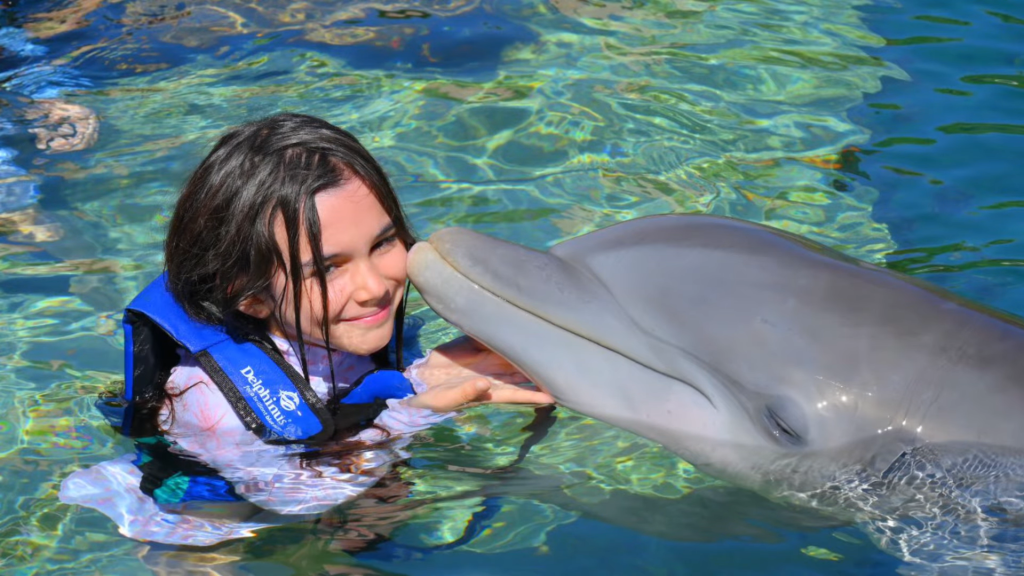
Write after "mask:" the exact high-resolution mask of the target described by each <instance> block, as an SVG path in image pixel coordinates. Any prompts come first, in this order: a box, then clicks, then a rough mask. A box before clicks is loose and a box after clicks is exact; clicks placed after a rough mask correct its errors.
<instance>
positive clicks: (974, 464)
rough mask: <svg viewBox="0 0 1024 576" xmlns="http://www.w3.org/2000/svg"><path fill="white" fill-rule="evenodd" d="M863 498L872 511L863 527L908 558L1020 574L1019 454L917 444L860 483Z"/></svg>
mask: <svg viewBox="0 0 1024 576" xmlns="http://www.w3.org/2000/svg"><path fill="white" fill-rule="evenodd" d="M861 498H863V499H864V501H863V502H859V504H861V506H862V507H863V509H866V510H870V512H869V515H868V518H867V522H866V525H865V526H864V528H865V530H866V531H867V532H868V533H869V534H870V535H871V536H872V538H873V539H874V540H875V541H876V542H877V544H878V546H879V547H880V548H882V549H884V550H887V551H889V552H891V553H893V554H895V555H897V556H899V557H901V558H903V559H905V560H907V561H910V562H913V563H922V564H925V565H929V566H948V567H950V568H951V569H952V566H953V565H956V566H958V568H959V569H968V568H969V567H981V566H984V567H986V568H987V569H989V570H993V571H994V572H993V573H997V574H1001V573H1006V574H1020V573H1024V451H1021V450H1017V449H1012V448H1004V447H999V446H991V445H985V444H981V443H967V442H957V443H938V444H925V445H922V446H918V447H915V448H912V449H909V450H907V451H905V452H904V453H903V454H901V455H900V456H899V457H898V458H896V460H894V461H893V463H892V464H891V465H890V466H889V468H888V469H886V470H885V472H883V473H882V474H881V476H880V477H879V478H878V479H877V480H875V481H873V482H870V483H868V484H867V485H865V486H863V487H862V490H861V494H860V495H859V498H855V499H861ZM958 573H959V572H958ZM986 573H989V572H986Z"/></svg>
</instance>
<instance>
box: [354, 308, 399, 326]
mask: <svg viewBox="0 0 1024 576" xmlns="http://www.w3.org/2000/svg"><path fill="white" fill-rule="evenodd" d="M390 311H391V307H390V306H384V307H382V308H380V309H378V310H377V311H376V312H371V313H369V314H366V315H364V316H357V317H355V318H346V319H344V320H342V322H347V323H352V324H365V325H369V326H372V325H374V324H379V323H381V322H383V321H384V320H386V319H387V317H388V312H390Z"/></svg>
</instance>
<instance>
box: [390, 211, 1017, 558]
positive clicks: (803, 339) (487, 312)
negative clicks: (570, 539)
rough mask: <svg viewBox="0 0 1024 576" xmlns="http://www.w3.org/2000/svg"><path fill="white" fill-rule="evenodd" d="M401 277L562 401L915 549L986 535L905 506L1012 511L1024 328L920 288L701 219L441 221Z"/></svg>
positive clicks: (803, 244)
mask: <svg viewBox="0 0 1024 576" xmlns="http://www.w3.org/2000/svg"><path fill="white" fill-rule="evenodd" d="M409 274H410V278H411V279H412V281H413V282H414V283H415V285H416V286H417V288H418V289H419V290H420V292H421V293H422V294H423V296H424V298H425V299H426V301H427V302H428V303H429V304H430V306H431V307H432V308H433V309H434V310H435V311H437V312H438V313H439V314H440V315H441V316H442V317H444V318H445V319H447V320H449V321H450V322H452V323H453V324H455V325H456V326H458V327H459V328H460V329H462V330H463V331H465V332H466V333H467V334H469V335H471V336H473V337H475V338H477V339H479V340H480V341H482V342H483V343H484V344H486V345H487V346H488V347H490V348H492V349H494V350H495V351H497V352H498V353H499V354H501V355H503V356H505V357H506V358H508V359H509V360H510V361H512V363H513V364H515V365H516V366H517V367H519V368H520V369H521V370H522V371H523V372H525V373H526V374H528V375H529V376H530V377H531V378H533V379H534V381H535V382H536V383H537V384H538V385H539V386H541V387H542V388H544V389H545V390H547V391H549V392H550V393H551V394H552V395H553V396H554V397H555V398H556V399H557V400H558V401H559V403H561V404H563V405H565V406H567V407H569V408H572V409H575V410H577V411H579V412H582V413H584V414H587V415H589V416H592V417H595V418H598V419H601V420H603V421H606V422H609V423H611V424H614V425H616V426H619V427H622V428H624V429H627V430H630V431H632V432H634V433H636V434H639V435H641V436H644V437H646V438H649V439H651V440H654V441H656V442H659V443H661V444H662V445H664V446H666V447H667V448H668V449H670V450H672V451H673V452H675V453H677V454H679V455H680V456H681V457H683V458H684V459H686V460H687V461H689V462H691V463H692V464H694V465H695V466H697V467H698V468H700V469H701V470H703V471H704V472H707V473H709V474H711V475H713V476H716V477H719V478H722V479H724V480H728V481H730V482H733V483H735V484H737V485H739V486H743V487H747V488H750V489H753V490H755V491H757V492H759V493H761V494H764V495H766V496H768V497H772V498H775V499H782V500H786V501H790V502H797V503H801V504H808V505H812V506H815V507H817V508H823V509H827V510H828V511H829V512H831V513H834V514H837V515H841V516H843V517H846V518H849V519H855V520H860V521H867V522H868V524H869V526H871V530H872V531H873V532H874V533H875V536H876V539H877V540H878V541H879V542H880V543H881V544H883V546H884V547H886V548H887V549H892V550H896V551H897V552H898V553H899V554H900V555H902V556H904V557H906V558H908V559H918V560H923V561H928V562H931V561H933V560H935V559H934V558H931V555H934V554H935V553H936V552H935V550H936V549H937V547H936V542H935V538H940V539H942V540H943V541H944V542H945V546H944V548H945V549H949V550H953V549H956V552H955V555H959V556H958V557H960V556H963V554H965V553H969V552H970V550H973V548H972V547H976V546H978V545H980V544H978V542H981V541H984V542H988V539H987V538H986V537H978V538H977V539H976V540H977V542H976V541H974V540H970V539H969V538H968V540H964V538H963V534H960V533H959V532H958V533H957V534H958V535H956V536H950V535H949V534H947V533H945V532H943V533H942V534H936V533H934V531H930V529H923V530H910V531H909V532H908V531H906V530H902V529H901V530H893V529H892V527H891V526H890V525H889V524H887V523H886V522H887V521H890V520H892V518H895V517H898V516H900V515H901V514H911V515H913V516H915V517H916V518H917V519H918V520H923V525H925V526H930V524H929V521H928V520H927V519H925V518H922V515H925V516H929V515H935V516H936V518H938V517H940V516H942V514H949V513H952V514H955V515H956V516H957V517H958V518H959V519H960V520H961V521H964V522H968V523H971V522H974V523H981V524H985V523H986V522H989V520H988V519H987V518H986V514H989V512H990V510H989V509H990V508H991V507H992V506H996V507H997V508H998V509H999V510H1002V511H1003V512H1000V513H993V516H992V518H993V520H992V521H994V522H999V521H1001V520H998V519H997V518H996V517H997V516H999V515H1000V514H1002V517H1006V516H1007V513H1006V510H1009V514H1010V515H1011V516H1012V515H1013V514H1014V513H1015V512H1014V511H1015V510H1016V509H1018V508H1019V507H1020V502H1019V500H1018V498H1019V496H1020V494H1021V488H1022V486H1024V484H1022V482H1021V481H1020V480H1018V478H1019V477H1020V476H1021V474H1020V472H1022V471H1024V419H1022V418H1021V417H1020V414H1021V411H1022V409H1024V383H1022V382H1021V380H1020V378H1021V376H1020V375H1021V374H1024V325H1022V324H1021V323H1020V322H1019V321H1018V320H1016V319H1015V318H1012V317H1010V316H1008V315H1003V314H1001V313H998V312H996V311H994V310H989V309H985V308H983V307H980V306H978V305H975V304H972V303H969V302H967V301H965V300H963V299H961V298H958V297H956V296H954V295H953V294H951V293H949V292H946V291H944V290H941V289H939V288H936V287H934V286H931V285H929V284H926V283H923V282H920V281H917V280H915V279H912V278H909V277H906V276H903V275H900V274H897V273H895V272H892V271H889V270H885V269H882V268H879V267H876V266H873V265H870V264H866V263H863V262H860V261H856V260H853V259H850V258H848V257H845V256H843V255H841V254H840V253H838V252H835V251H833V250H831V249H828V248H826V247H824V246H821V245H818V244H815V243H813V242H810V241H807V240H804V239H801V238H799V237H797V236H794V235H791V234H788V233H784V232H780V231H778V230H774V229H771V228H768V227H765V226H761V225H757V224H752V223H748V222H743V221H739V220H734V219H728V218H721V217H714V216H698V215H671V216H658V217H649V218H643V219H638V220H633V221H630V222H626V223H622V224H619V225H616V226H612V227H610V228H606V229H604V230H600V231H597V232H594V233H591V234H588V235H585V236H581V237H578V238H575V239H572V240H569V241H566V242H564V243H562V244H559V245H557V246H555V247H554V248H552V249H551V250H550V251H549V252H538V251H534V250H530V249H527V248H524V247H521V246H517V245H515V244H510V243H507V242H503V241H500V240H497V239H494V238H490V237H487V236H483V235H480V234H476V233H473V232H470V231H467V230H461V229H447V230H442V231H440V232H438V233H436V234H435V235H434V236H432V237H431V238H430V240H429V242H424V243H420V244H418V245H417V246H416V247H415V248H414V249H413V251H412V253H411V256H410V262H409ZM987 511H988V512H987ZM929 518H930V516H929ZM969 532H970V531H969V530H965V531H964V533H969ZM1014 538H1015V539H1014ZM1014 538H1010V539H1011V540H1014V543H1013V544H1012V547H1013V548H1012V551H1016V547H1017V546H1022V544H1021V543H1022V542H1024V537H1022V536H1021V535H1020V534H1018V535H1017V536H1015V537H1014ZM889 539H895V540H898V541H894V542H889V541H888V540H889ZM1001 540H1002V543H1001V544H1000V545H1006V540H1007V538H1005V537H1004V538H1002V539H1001ZM961 544H963V546H961ZM985 545H986V546H987V545H988V544H985ZM964 547H965V548H966V550H965V549H961V548H964ZM938 548H943V547H938ZM1003 551H1004V552H1005V551H1008V550H1003ZM922 555H924V556H929V557H927V558H925V557H922ZM946 556H947V555H946V554H943V558H945V557H946ZM1004 560H1005V559H1004ZM935 561H942V560H935ZM1001 562H1003V560H1001ZM1017 562H1019V558H1018V560H1017ZM1014 566H1016V564H1014Z"/></svg>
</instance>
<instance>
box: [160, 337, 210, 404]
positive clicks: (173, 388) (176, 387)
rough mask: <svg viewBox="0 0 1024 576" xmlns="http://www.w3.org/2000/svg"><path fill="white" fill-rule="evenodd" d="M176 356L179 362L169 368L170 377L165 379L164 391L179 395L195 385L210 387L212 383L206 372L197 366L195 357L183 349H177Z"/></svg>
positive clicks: (197, 362)
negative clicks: (179, 359)
mask: <svg viewBox="0 0 1024 576" xmlns="http://www.w3.org/2000/svg"><path fill="white" fill-rule="evenodd" d="M178 356H179V357H180V358H181V361H179V362H178V365H177V366H175V367H174V368H171V375H170V376H169V377H168V378H167V384H166V386H164V389H165V390H167V392H169V393H170V394H180V393H181V392H184V391H185V390H188V389H190V388H193V387H195V386H196V385H201V384H202V385H207V386H212V385H213V381H212V380H211V379H210V376H209V375H208V374H207V373H206V370H204V369H203V367H202V366H201V365H200V364H199V361H198V360H196V357H195V356H193V355H192V354H191V353H190V352H189V351H188V350H185V349H184V348H179V349H178Z"/></svg>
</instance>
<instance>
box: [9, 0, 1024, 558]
mask: <svg viewBox="0 0 1024 576" xmlns="http://www.w3.org/2000/svg"><path fill="white" fill-rule="evenodd" d="M10 4H11V6H7V5H6V4H5V5H4V7H2V8H0V10H3V13H2V14H3V20H0V24H3V26H5V27H7V28H11V29H16V30H23V31H26V32H27V33H28V34H30V35H31V36H33V39H31V40H30V41H31V42H32V43H33V44H34V45H37V46H41V47H44V48H45V50H46V53H45V54H36V55H34V56H31V59H34V60H33V61H34V62H42V63H45V64H48V65H52V69H48V70H47V71H46V72H45V73H44V79H45V74H50V75H51V76H52V77H53V78H55V79H56V78H58V77H59V76H60V75H62V74H68V73H71V72H73V73H74V74H77V76H76V77H77V78H79V79H80V80H81V81H82V82H81V86H80V87H79V88H77V89H75V90H73V91H70V92H68V93H67V94H65V95H64V98H65V99H66V100H68V101H70V102H73V103H76V104H80V105H82V106H86V107H88V108H90V109H92V110H93V111H95V112H96V113H97V114H98V117H99V120H100V136H99V139H98V141H97V142H96V144H94V145H93V146H91V147H89V148H87V149H85V150H81V151H74V152H66V153H62V154H56V153H46V152H41V151H39V150H37V149H36V147H35V145H34V142H35V137H34V135H33V134H31V133H29V132H28V130H29V129H30V128H32V127H33V121H32V120H29V119H27V118H26V112H27V111H28V110H29V109H30V108H31V102H30V101H28V99H27V98H26V97H25V94H24V93H19V91H18V90H16V89H15V88H16V87H14V86H12V84H11V82H10V81H9V78H8V74H7V73H6V71H8V70H9V69H11V68H9V67H11V66H14V64H11V62H12V61H13V60H11V58H10V48H5V51H4V52H0V87H2V88H0V90H2V91H0V104H2V105H0V128H2V130H0V138H2V141H0V148H2V149H3V150H7V151H8V152H6V153H5V154H7V156H5V157H10V156H13V158H11V159H10V160H5V162H6V163H7V164H12V165H14V166H17V167H18V168H19V169H21V170H22V171H23V172H25V173H27V174H28V175H29V177H31V178H32V179H34V180H35V182H36V184H37V187H38V191H39V193H40V195H39V197H38V199H36V200H35V201H34V203H32V205H31V206H28V207H27V208H26V207H24V206H22V207H19V209H25V210H27V211H28V213H29V214H31V220H25V219H24V218H22V219H19V218H14V217H6V218H5V217H4V216H3V215H0V360H2V364H0V365H2V367H3V368H2V369H0V571H2V572H3V573H11V574H19V575H20V574H65V573H67V574H81V573H105V574H127V573H142V572H145V571H148V570H151V571H154V572H161V573H162V572H164V571H167V572H183V573H190V574H191V573H196V574H199V573H202V574H243V573H244V574H261V575H262V574H266V575H271V574H274V575H276V574H433V573H444V574H483V573H488V574H489V573H494V574H536V573H565V572H569V571H584V570H586V571H592V572H595V573H609V574H617V573H643V574H690V573H692V574H765V573H779V574H782V573H785V574H893V573H897V571H909V570H911V568H912V567H910V566H908V565H905V564H903V563H901V562H900V561H899V560H898V559H896V558H895V557H893V556H890V555H888V554H886V553H884V552H882V551H880V550H878V549H877V548H876V547H875V546H873V545H872V544H871V543H870V542H869V541H868V540H867V538H866V536H864V535H863V533H861V532H860V531H858V530H857V528H856V527H855V526H844V525H839V524H836V523H835V522H834V521H832V520H830V519H828V518H822V517H817V516H815V515H813V514H812V513H810V512H808V511H803V510H793V509H789V508H786V507H783V506H780V505H776V504H772V503H769V502H767V501H764V500H762V499H760V498H758V497H755V496H753V495H751V494H749V493H747V492H744V491H741V490H738V489H735V488H732V487H730V486H727V485H724V484H722V483H720V482H717V481H715V480H713V479H711V478H709V477H707V476H705V475H702V474H700V473H699V472H697V471H695V470H694V469H693V468H692V467H690V466H689V465H688V464H686V463H685V462H682V461H680V460H679V459H678V458H676V457H674V456H672V455H671V454H669V453H667V452H666V451H664V450H663V449H661V448H659V447H658V446H656V445H653V444H651V443H649V442H646V441H644V440H641V439H638V438H636V437H634V436H632V435H629V434H627V433H624V432H621V431H618V430H616V429H613V428H611V427H610V426H607V425H605V424H602V423H599V422H596V421H593V420H590V419H587V418H583V417H581V416H579V415H576V414H573V413H570V412H568V411H566V410H564V409H559V410H558V411H556V415H557V421H556V422H555V424H554V426H553V427H552V428H551V430H550V431H549V432H548V434H547V435H546V436H544V437H543V438H542V439H541V440H540V442H539V443H537V444H536V445H535V446H533V447H532V449H531V451H530V453H529V454H528V455H527V457H526V458H525V459H524V460H523V461H522V462H521V463H519V464H517V465H516V466H514V467H512V468H510V469H508V470H507V471H504V472H501V473H487V471H488V470H493V469H496V468H500V467H502V466H504V465H506V464H508V463H510V462H512V461H513V460H514V458H515V457H516V454H517V452H518V451H519V448H520V446H521V444H522V443H523V442H524V441H526V439H527V438H528V437H529V432H528V431H525V430H524V427H527V426H528V425H529V424H530V423H531V421H532V420H533V417H534V414H533V411H532V410H531V409H529V408H511V409H496V408H478V409H473V410H470V411H467V412H466V413H465V414H463V415H462V416H459V417H458V418H456V419H454V420H451V421H448V422H445V423H444V424H442V425H439V426H436V427H434V428H432V429H431V430H429V431H428V432H426V433H422V434H421V435H419V436H418V437H417V438H416V440H415V442H414V443H413V444H412V446H411V447H410V452H411V457H410V458H409V459H408V460H405V461H403V462H402V463H400V465H399V466H397V467H396V469H395V471H394V472H393V474H392V476H391V477H389V478H388V483H387V485H386V486H383V487H382V488H381V491H382V492H388V491H389V490H390V492H388V495H387V496H386V497H385V496H379V497H377V498H370V497H367V498H365V499H363V500H361V501H359V502H355V503H351V504H348V505H346V506H343V507H341V509H339V510H338V511H337V512H332V513H331V514H330V515H328V517H325V518H324V519H323V520H322V521H320V522H316V523H296V524H291V525H286V526H280V527H273V528H268V529H265V530H262V531H260V532H258V533H257V535H256V536H255V537H252V538H246V539H241V540H237V541H233V542H229V543H226V544H222V545H219V546H215V547H211V548H188V547H174V546H167V545H161V544H153V543H142V542H136V541H133V540H130V539H127V538H124V537H122V536H120V535H119V534H118V533H117V531H116V527H115V526H114V524H113V523H112V522H111V521H110V520H108V519H107V518H106V517H104V516H102V515H100V514H98V513H96V512H94V511H91V510H88V509H84V508H80V507H77V506H68V505H65V504H62V503H61V502H60V501H59V500H58V498H57V491H58V489H59V486H60V482H61V480H62V479H63V478H64V477H66V476H67V475H68V474H69V473H71V472H72V471H74V470H77V469H80V468H83V467H86V466H91V465H94V464H96V463H99V462H102V461H105V460H109V459H112V458H115V457H118V456H120V455H123V454H126V453H128V452H130V451H131V450H132V445H131V443H130V442H128V441H127V440H126V439H124V438H122V437H120V436H118V435H116V434H115V433H113V432H112V431H111V430H110V428H109V427H107V426H106V425H105V424H104V421H103V418H102V417H101V416H100V414H99V413H98V412H97V411H96V409H95V407H94V406H93V401H94V399H95V397H96V395H97V394H98V393H100V392H101V391H103V390H105V389H107V388H108V387H110V386H112V385H115V384H116V381H117V380H118V379H119V378H120V377H121V374H120V371H121V340H120V339H121V331H120V326H119V321H120V309H121V308H122V307H123V306H124V304H125V303H126V302H127V301H128V300H129V299H130V298H131V297H132V296H133V295H134V294H135V293H136V292H137V291H138V290H139V288H140V287H141V286H143V285H145V284H146V283H147V282H148V281H149V280H151V279H152V278H153V277H154V276H156V275H157V274H158V273H159V271H160V267H161V262H162V261H161V242H162V238H163V234H164V229H165V226H166V223H167V218H168V215H169V211H170V209H171V206H172V203H173V201H174V198H175V194H176V191H177V189H178V187H179V186H180V185H181V184H182V182H183V180H184V178H185V177H186V175H187V174H188V172H189V170H190V169H191V168H192V167H194V165H195V164H196V163H197V162H198V161H199V159H201V157H202V156H203V154H204V153H205V151H206V150H208V149H209V147H210V145H211V144H212V142H213V140H214V139H215V138H216V136H217V135H218V134H219V133H220V132H222V131H223V130H224V129H226V128H227V127H229V126H232V125H235V124H238V123H240V122H243V121H245V120H248V119H251V118H254V117H258V116H261V115H266V114H270V113H273V112H277V111H295V112H303V113H309V114H314V115H319V116H322V117H325V118H327V119H329V120H331V121H333V122H335V123H336V124H338V125H340V126H343V127H345V128H347V129H349V130H351V131H353V132H354V133H356V134H357V135H358V136H359V137H360V138H361V139H362V140H363V142H364V143H365V144H366V145H367V147H368V148H370V150H371V151H372V152H373V153H374V154H375V155H377V156H378V157H379V158H380V159H381V161H382V163H383V164H384V165H385V167H386V168H387V170H388V171H389V173H390V175H391V176H392V178H393V181H394V183H395V185H396V188H397V189H398V191H399V194H400V196H401V197H402V199H403V202H404V204H405V207H406V210H407V213H408V214H409V216H410V218H411V221H412V224H413V226H414V228H415V230H416V232H417V234H418V235H419V236H420V237H425V236H427V235H428V234H430V233H431V232H432V231H434V230H437V229H439V228H441V227H444V226H451V225H458V226H466V227H470V228H473V229H475V230H479V231H482V232H486V233H489V234H493V235H496V236H499V237H503V238H507V239H511V240H514V241H516V242H520V243H523V244H526V245H529V246H534V247H538V248H544V247H548V246H551V245H552V244H554V243H557V242H558V241H561V240H564V239H566V238H570V237H573V236H576V235H579V234H583V233H586V232H588V231H591V230H594V229H597V228H601V227H603V226H607V225H609V224H612V223H615V222H618V221H621V220H626V219H630V218H635V217H638V216H643V215H648V214H657V213H666V212H707V213H714V214H728V215H732V216H736V217H740V218H744V219H748V220H753V221H758V222H765V223H768V224H770V225H773V226H777V227H780V228H784V229H787V230H791V231H794V232H797V233H800V234H803V235H806V236H808V237H811V238H813V239H816V240H819V241H822V242H824V243H826V244H829V245H831V246H835V247H837V248H839V249H840V250H843V251H844V252H846V253H848V254H851V255H853V256H856V257H858V258H862V259H865V260H868V261H873V262H878V263H884V264H886V265H888V266H891V267H893V268H895V269H898V270H902V271H904V272H908V273H911V274H915V275H918V276H920V277H922V278H926V279H928V280H930V281H933V282H935V283H938V284H940V285H942V286H945V287H947V288H950V289H952V290H954V291H956V292H958V293H960V294H963V295H965V296H968V297H971V298H974V299H977V300H979V301H981V302H984V303H987V304H990V305H993V306H996V307H999V308H1002V309H1005V310H1008V311H1010V312H1013V313H1017V314H1024V291H1022V290H1021V289H1019V286H1021V285H1022V283H1024V267H1022V265H1024V248H1022V247H1021V242H1020V239H1019V238H1018V236H1019V235H1020V232H1019V229H1020V228H1019V225H1016V223H1017V222H1019V220H1020V218H1021V217H1022V215H1024V191H1022V190H1021V186H1020V184H1019V182H1020V179H1019V178H1018V177H1017V174H1016V173H1015V171H1016V169H1017V168H1018V166H1019V164H1020V160H1019V159H1020V158H1021V157H1022V156H1024V155H1022V151H1024V121H1022V120H1021V119H1020V111H1021V110H1024V51H1022V50H1024V49H1022V46H1024V6H1022V5H1019V4H1015V3H1009V2H999V1H996V0H982V1H977V2H949V1H945V2H943V1H938V0H933V1H929V0H919V1H917V2H907V3H905V4H898V3H895V2H889V1H878V2H870V1H864V2H861V1H853V2H844V1H842V0H811V1H805V0H799V1H798V0H772V1H770V2H769V1H759V0H720V1H708V2H699V1H687V0H674V1H667V0H661V1H658V0H656V1H651V2H640V1H635V2H629V1H625V2H612V1H608V2H588V1H586V0H550V1H547V2H542V1H519V0H517V1H500V2H499V1H497V0H495V1H490V2H488V1H482V0H476V1H474V0H447V1H442V0H437V1H433V2H431V1H424V2H345V3H337V2H331V1H328V0H308V1H306V2H292V1H291V0H262V1H260V2H253V1H251V0H219V1H216V2H214V1H212V0H208V1H206V2H203V1H201V0H200V1H191V0H190V1H182V2H165V1H162V0H123V1H122V0H107V1H102V0H96V1H89V0H77V1H74V0H54V1H39V2H25V3H10ZM19 65H20V64H19ZM5 165H6V164H5ZM19 178H21V177H20V176H19ZM2 180H3V179H2V178H0V181H2ZM33 232H34V233H33ZM411 306H412V309H413V311H414V313H413V316H414V318H415V320H416V321H417V323H419V324H422V326H421V327H420V329H419V342H418V343H419V345H421V346H422V347H424V348H429V347H430V346H432V345H436V344H437V343H440V342H442V341H444V340H445V339H447V338H450V337H451V336H453V335H454V334H455V331H454V330H453V329H452V328H451V327H450V326H448V325H447V324H445V323H444V322H443V321H441V320H440V319H439V318H437V317H436V316H435V315H433V314H432V313H431V312H430V311H429V310H428V309H426V308H425V307H424V305H423V304H422V302H421V301H419V300H418V299H417V298H415V295H414V297H413V299H412V302H411Z"/></svg>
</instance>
